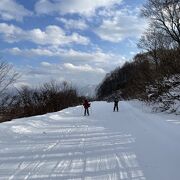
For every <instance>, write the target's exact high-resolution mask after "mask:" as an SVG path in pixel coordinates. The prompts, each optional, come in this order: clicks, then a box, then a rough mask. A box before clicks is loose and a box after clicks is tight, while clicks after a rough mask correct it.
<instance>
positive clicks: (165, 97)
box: [97, 0, 180, 111]
mask: <svg viewBox="0 0 180 180" xmlns="http://www.w3.org/2000/svg"><path fill="white" fill-rule="evenodd" d="M141 15H142V16H143V17H146V18H148V20H149V22H150V24H149V28H148V29H147V30H146V31H145V32H144V34H143V35H142V37H141V38H140V40H139V42H138V47H139V48H141V49H142V50H143V52H141V53H138V54H136V55H135V56H134V57H133V60H132V61H131V62H126V63H125V64H124V65H123V66H122V67H117V68H116V69H115V70H113V71H112V72H110V73H109V74H107V75H106V77H105V78H104V80H103V81H102V82H101V84H100V85H99V87H98V89H97V97H98V98H99V99H103V98H105V97H107V96H110V95H112V94H117V93H120V94H121V96H122V98H126V99H131V98H137V99H140V100H143V101H146V102H158V103H160V104H161V108H162V110H167V109H169V108H170V107H171V105H172V104H174V103H175V102H176V101H180V0H148V1H147V2H146V4H144V6H143V8H142V10H141ZM174 111H175V109H174Z"/></svg>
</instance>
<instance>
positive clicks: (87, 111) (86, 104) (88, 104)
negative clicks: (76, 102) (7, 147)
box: [83, 99, 90, 116]
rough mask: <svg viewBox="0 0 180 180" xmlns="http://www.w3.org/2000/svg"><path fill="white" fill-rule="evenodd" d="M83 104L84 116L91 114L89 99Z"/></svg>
mask: <svg viewBox="0 0 180 180" xmlns="http://www.w3.org/2000/svg"><path fill="white" fill-rule="evenodd" d="M83 106H84V116H86V114H87V115H88V116H89V107H90V103H89V102H88V100H87V99H85V100H84V102H83Z"/></svg>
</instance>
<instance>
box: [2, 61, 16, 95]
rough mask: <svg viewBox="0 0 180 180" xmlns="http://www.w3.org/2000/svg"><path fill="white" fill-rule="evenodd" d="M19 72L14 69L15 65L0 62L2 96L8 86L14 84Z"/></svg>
mask: <svg viewBox="0 0 180 180" xmlns="http://www.w3.org/2000/svg"><path fill="white" fill-rule="evenodd" d="M18 77H19V74H18V73H17V72H15V71H14V70H13V66H12V65H10V64H8V63H7V62H4V61H1V62H0V96H1V97H2V96H3V94H4V93H5V91H6V90H7V88H8V87H9V86H10V85H12V84H13V83H14V82H15V81H16V80H17V78H18Z"/></svg>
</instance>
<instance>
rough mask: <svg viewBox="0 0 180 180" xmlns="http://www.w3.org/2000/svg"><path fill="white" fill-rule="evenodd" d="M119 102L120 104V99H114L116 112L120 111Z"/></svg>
mask: <svg viewBox="0 0 180 180" xmlns="http://www.w3.org/2000/svg"><path fill="white" fill-rule="evenodd" d="M118 102H119V101H118V98H115V99H114V111H115V110H117V111H119V107H118Z"/></svg>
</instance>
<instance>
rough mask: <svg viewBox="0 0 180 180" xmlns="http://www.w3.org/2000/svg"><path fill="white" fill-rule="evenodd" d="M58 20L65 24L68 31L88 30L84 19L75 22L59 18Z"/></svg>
mask: <svg viewBox="0 0 180 180" xmlns="http://www.w3.org/2000/svg"><path fill="white" fill-rule="evenodd" d="M57 20H58V21H60V22H62V23H64V25H65V28H66V29H80V30H84V29H87V28H88V25H87V24H86V22H85V21H84V20H82V19H81V20H80V19H79V20H74V19H65V18H57Z"/></svg>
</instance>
